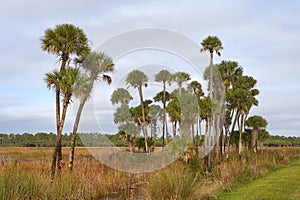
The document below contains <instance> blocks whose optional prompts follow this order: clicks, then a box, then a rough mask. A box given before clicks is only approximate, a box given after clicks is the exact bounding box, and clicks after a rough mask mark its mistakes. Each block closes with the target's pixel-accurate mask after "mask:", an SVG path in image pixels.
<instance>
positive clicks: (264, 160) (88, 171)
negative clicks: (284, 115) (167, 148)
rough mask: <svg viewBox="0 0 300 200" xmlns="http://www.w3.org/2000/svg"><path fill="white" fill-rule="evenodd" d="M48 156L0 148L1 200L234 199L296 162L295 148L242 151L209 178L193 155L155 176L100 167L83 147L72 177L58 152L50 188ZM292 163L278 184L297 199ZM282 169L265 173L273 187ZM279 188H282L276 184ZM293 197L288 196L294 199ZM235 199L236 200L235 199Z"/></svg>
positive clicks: (47, 152) (65, 157) (47, 151)
mask: <svg viewBox="0 0 300 200" xmlns="http://www.w3.org/2000/svg"><path fill="white" fill-rule="evenodd" d="M52 152H53V148H36V147H34V148H27V147H0V200H6V199H7V200H10V199H34V200H35V199H111V200H112V199H119V200H122V199H124V200H125V199H149V200H150V199H155V200H159V199H173V200H181V199H216V198H218V196H219V195H220V194H222V193H223V192H224V191H225V190H227V191H228V190H232V194H231V193H230V194H226V196H223V198H225V199H231V196H230V195H234V192H233V191H235V190H233V188H235V187H236V186H238V185H242V184H244V183H247V182H249V181H250V180H253V179H255V178H257V177H261V176H264V175H265V174H267V173H268V172H270V171H273V170H274V169H276V168H278V167H282V166H285V165H288V164H289V163H291V162H292V161H293V160H295V159H296V158H299V155H300V148H264V149H261V150H260V151H259V153H258V154H253V153H250V152H247V151H245V153H244V154H243V156H242V159H240V158H239V157H238V156H237V155H235V154H232V155H231V156H230V157H229V159H226V158H225V157H222V159H221V160H220V161H218V162H213V163H212V172H211V173H210V174H208V173H206V172H205V169H204V167H203V166H204V165H203V159H200V158H198V157H197V156H194V157H191V159H190V160H189V162H185V161H183V159H179V160H178V161H176V162H174V163H173V164H172V165H170V166H168V167H166V168H164V169H162V170H158V171H155V172H151V173H136V174H131V173H125V172H121V171H117V170H114V169H111V168H109V167H107V166H105V165H103V164H101V163H100V162H99V161H98V160H96V159H95V158H94V157H93V156H91V155H90V154H89V152H88V151H87V150H86V149H85V148H76V152H75V154H76V155H75V163H74V171H73V172H72V173H71V172H69V170H68V166H67V161H68V153H69V148H67V147H66V148H64V149H63V161H64V162H65V163H66V164H65V165H64V167H63V168H62V175H61V177H59V176H57V177H56V179H55V180H54V182H53V183H51V180H50V166H51V158H52ZM297 163H298V164H300V161H299V160H298V161H297V162H296V164H292V165H290V166H288V167H287V170H286V179H288V178H289V179H291V181H288V183H286V182H282V184H286V185H287V188H288V189H289V190H287V193H290V195H293V194H295V195H296V193H295V191H296V190H295V191H294V189H293V187H295V188H296V187H298V185H297V181H298V182H299V176H298V179H297V178H296V177H294V176H295V174H296V173H288V171H289V170H296V168H297V167H298V169H299V165H298V164H297ZM284 169H285V168H283V170H282V172H281V170H277V171H276V172H271V174H270V176H274V178H273V179H274V180H273V179H271V182H274V184H275V185H276V186H278V185H277V184H280V183H281V182H280V181H284V180H283V179H282V178H278V181H279V183H276V182H275V180H276V179H277V178H276V177H277V175H276V173H278V172H281V173H284V172H285V170H284ZM299 171H300V170H298V175H299ZM273 173H274V175H272V174H273ZM266 177H268V176H266ZM294 178H296V179H295V180H294ZM258 180H264V178H262V179H258ZM268 183H269V182H267V183H261V184H260V185H261V186H262V187H260V190H261V191H268V188H267V186H268ZM270 187H273V188H276V187H275V186H272V185H271V186H270ZM280 188H283V187H281V186H280V185H279V189H280ZM246 189H247V188H246ZM252 193H253V194H255V193H254V192H252ZM279 193H280V194H284V193H283V192H279ZM272 194H274V195H275V193H272ZM227 195H229V196H228V197H227ZM295 195H294V196H290V197H295V198H296V197H298V196H295ZM298 195H299V193H298ZM255 197H259V196H255ZM262 197H263V196H262ZM232 198H234V196H232ZM237 199H241V198H240V196H237ZM246 199H249V198H248V197H247V198H246ZM283 199H286V198H283Z"/></svg>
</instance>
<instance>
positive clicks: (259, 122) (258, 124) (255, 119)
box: [245, 115, 268, 153]
mask: <svg viewBox="0 0 300 200" xmlns="http://www.w3.org/2000/svg"><path fill="white" fill-rule="evenodd" d="M267 125H268V122H267V120H266V119H264V118H263V117H262V116H257V115H254V116H252V117H249V118H248V119H247V120H246V121H245V126H248V127H250V128H252V140H251V146H250V148H251V149H252V150H253V152H254V153H256V152H257V139H258V131H259V129H261V128H265V127H266V126H267Z"/></svg>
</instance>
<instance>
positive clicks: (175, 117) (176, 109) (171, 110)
mask: <svg viewBox="0 0 300 200" xmlns="http://www.w3.org/2000/svg"><path fill="white" fill-rule="evenodd" d="M166 111H167V112H168V114H169V117H170V121H171V122H172V129H173V138H175V137H176V130H177V123H178V122H179V121H180V113H181V108H180V103H179V100H178V98H177V97H175V98H173V100H172V101H170V102H169V103H168V105H167V107H166Z"/></svg>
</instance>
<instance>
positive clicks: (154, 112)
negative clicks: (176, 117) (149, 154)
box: [149, 105, 163, 146]
mask: <svg viewBox="0 0 300 200" xmlns="http://www.w3.org/2000/svg"><path fill="white" fill-rule="evenodd" d="M149 108H150V110H149V117H150V124H151V137H152V139H153V141H154V146H155V143H156V134H157V120H158V119H159V118H161V115H162V113H163V110H162V109H161V107H160V106H159V105H151V106H150V107H149Z"/></svg>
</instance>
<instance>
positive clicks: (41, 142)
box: [0, 132, 127, 147]
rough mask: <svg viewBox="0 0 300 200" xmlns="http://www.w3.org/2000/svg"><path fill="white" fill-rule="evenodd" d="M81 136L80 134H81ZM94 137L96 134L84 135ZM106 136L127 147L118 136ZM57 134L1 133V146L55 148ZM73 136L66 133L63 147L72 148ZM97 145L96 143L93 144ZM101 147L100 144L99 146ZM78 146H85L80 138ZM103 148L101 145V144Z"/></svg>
mask: <svg viewBox="0 0 300 200" xmlns="http://www.w3.org/2000/svg"><path fill="white" fill-rule="evenodd" d="M79 135H80V134H79ZM84 135H85V138H86V136H87V135H91V136H94V135H95V134H93V133H91V134H84ZM103 136H106V138H108V139H109V140H110V141H112V143H114V145H116V146H125V145H127V143H126V142H125V141H123V140H122V138H120V136H119V135H118V134H117V135H103ZM55 140H56V134H54V133H52V132H51V133H36V134H31V133H23V134H5V133H0V146H18V147H54V144H55ZM70 141H71V134H68V133H65V134H63V135H62V146H64V147H65V146H70ZM93 144H95V143H93ZM98 145H99V144H98ZM76 146H84V145H83V143H82V141H81V138H80V136H78V137H77V140H76ZM100 146H101V144H100Z"/></svg>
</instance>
